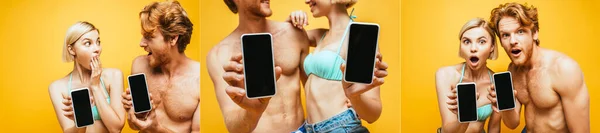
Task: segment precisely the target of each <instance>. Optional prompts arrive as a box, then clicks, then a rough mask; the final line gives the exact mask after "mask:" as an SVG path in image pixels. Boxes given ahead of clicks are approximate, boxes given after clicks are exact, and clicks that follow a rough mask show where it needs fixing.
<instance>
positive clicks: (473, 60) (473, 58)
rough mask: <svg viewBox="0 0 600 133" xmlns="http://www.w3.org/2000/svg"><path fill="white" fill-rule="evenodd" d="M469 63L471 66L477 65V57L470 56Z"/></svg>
mask: <svg viewBox="0 0 600 133" xmlns="http://www.w3.org/2000/svg"><path fill="white" fill-rule="evenodd" d="M469 61H470V62H471V65H473V66H476V65H477V63H478V62H479V57H477V56H471V58H469Z"/></svg>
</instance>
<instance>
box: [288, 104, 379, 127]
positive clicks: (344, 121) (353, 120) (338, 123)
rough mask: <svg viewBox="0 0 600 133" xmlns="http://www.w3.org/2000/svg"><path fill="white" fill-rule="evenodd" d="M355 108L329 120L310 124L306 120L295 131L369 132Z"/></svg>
mask: <svg viewBox="0 0 600 133" xmlns="http://www.w3.org/2000/svg"><path fill="white" fill-rule="evenodd" d="M368 132H369V130H368V129H367V128H365V127H364V126H363V125H362V123H361V121H360V119H359V118H358V117H357V115H356V111H354V109H353V108H349V109H348V110H346V111H344V112H341V113H339V114H337V115H335V116H333V117H331V118H329V119H327V120H324V121H321V122H317V123H314V124H308V123H307V122H306V121H305V122H304V124H302V126H301V127H300V128H298V130H297V131H295V132H293V133H368Z"/></svg>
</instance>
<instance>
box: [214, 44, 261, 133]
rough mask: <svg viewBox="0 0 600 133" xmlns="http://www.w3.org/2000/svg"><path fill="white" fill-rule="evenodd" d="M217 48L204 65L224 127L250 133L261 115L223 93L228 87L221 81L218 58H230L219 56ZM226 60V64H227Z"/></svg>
mask: <svg viewBox="0 0 600 133" xmlns="http://www.w3.org/2000/svg"><path fill="white" fill-rule="evenodd" d="M218 47H219V46H216V47H215V48H213V49H212V50H211V51H210V52H209V54H208V56H207V57H206V58H207V59H206V64H207V67H208V73H209V75H210V78H211V80H212V82H213V85H214V87H215V88H214V89H215V94H216V96H217V101H218V102H219V107H220V108H221V113H222V114H223V117H224V121H225V125H226V127H227V130H229V132H251V131H253V130H254V128H256V125H257V124H258V120H259V119H260V116H261V115H262V113H257V112H250V111H247V110H245V109H243V108H241V107H240V106H238V105H237V104H236V103H235V102H233V101H232V100H231V98H230V97H229V95H228V94H227V93H226V92H225V89H226V87H228V86H229V84H227V82H226V81H224V80H223V74H224V73H225V71H224V69H223V65H222V64H225V63H222V62H221V61H220V60H219V59H218V57H230V55H225V54H220V55H219V53H218V52H219V48H218ZM228 61H229V60H227V64H229V62H228Z"/></svg>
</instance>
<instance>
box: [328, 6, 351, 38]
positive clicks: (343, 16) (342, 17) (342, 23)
mask: <svg viewBox="0 0 600 133" xmlns="http://www.w3.org/2000/svg"><path fill="white" fill-rule="evenodd" d="M327 20H329V29H330V30H332V31H338V30H345V29H346V27H347V26H348V23H349V22H350V16H349V15H348V11H346V6H345V5H341V4H336V5H333V8H332V9H331V12H329V14H327Z"/></svg>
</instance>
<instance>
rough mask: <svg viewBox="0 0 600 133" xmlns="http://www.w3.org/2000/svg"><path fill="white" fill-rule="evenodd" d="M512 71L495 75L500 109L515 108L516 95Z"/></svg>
mask: <svg viewBox="0 0 600 133" xmlns="http://www.w3.org/2000/svg"><path fill="white" fill-rule="evenodd" d="M511 79H512V77H511V74H510V73H499V74H495V75H494V85H495V86H496V88H495V89H496V99H498V110H506V109H512V108H515V96H514V95H513V85H512V81H511Z"/></svg>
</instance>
